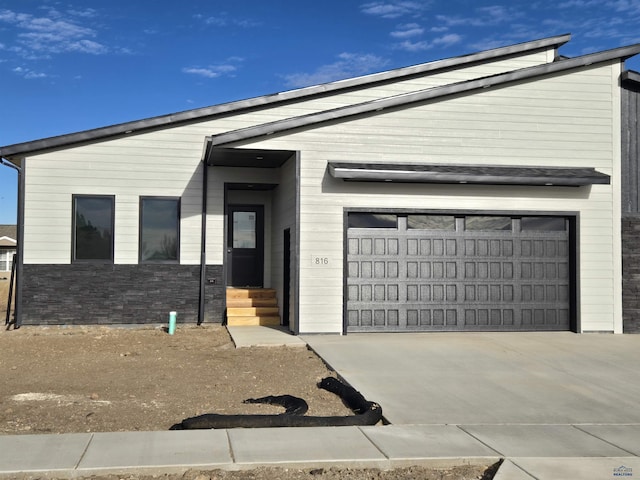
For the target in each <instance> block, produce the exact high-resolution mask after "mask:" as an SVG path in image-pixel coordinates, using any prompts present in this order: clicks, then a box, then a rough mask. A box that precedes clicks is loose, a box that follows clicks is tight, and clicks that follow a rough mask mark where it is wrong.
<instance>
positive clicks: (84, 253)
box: [72, 195, 115, 262]
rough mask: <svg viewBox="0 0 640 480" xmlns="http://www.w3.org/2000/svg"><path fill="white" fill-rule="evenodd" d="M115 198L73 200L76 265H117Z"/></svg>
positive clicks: (85, 197)
mask: <svg viewBox="0 0 640 480" xmlns="http://www.w3.org/2000/svg"><path fill="white" fill-rule="evenodd" d="M114 203H115V198H114V197H113V196H106V195H103V196H89V195H74V196H73V241H72V244H73V247H72V249H73V252H72V255H73V261H74V262H113V223H114Z"/></svg>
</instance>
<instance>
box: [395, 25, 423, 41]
mask: <svg viewBox="0 0 640 480" xmlns="http://www.w3.org/2000/svg"><path fill="white" fill-rule="evenodd" d="M423 33H424V28H422V27H421V26H420V25H418V24H417V23H407V24H405V25H398V28H397V29H396V30H395V31H393V32H391V36H392V37H394V38H410V37H417V36H418V35H422V34H423Z"/></svg>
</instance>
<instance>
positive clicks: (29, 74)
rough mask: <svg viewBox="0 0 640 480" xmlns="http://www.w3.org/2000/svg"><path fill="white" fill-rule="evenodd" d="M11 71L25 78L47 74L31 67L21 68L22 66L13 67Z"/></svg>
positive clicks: (31, 78)
mask: <svg viewBox="0 0 640 480" xmlns="http://www.w3.org/2000/svg"><path fill="white" fill-rule="evenodd" d="M13 73H16V74H18V75H20V76H21V77H23V78H26V79H27V80H33V79H34V78H46V77H47V76H48V75H47V74H45V73H41V72H34V71H33V70H31V69H28V68H23V67H16V68H14V69H13Z"/></svg>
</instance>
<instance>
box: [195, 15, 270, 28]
mask: <svg viewBox="0 0 640 480" xmlns="http://www.w3.org/2000/svg"><path fill="white" fill-rule="evenodd" d="M194 18H196V19H198V20H201V21H202V22H204V24H205V25H209V26H212V27H241V28H252V27H257V26H260V25H261V23H260V22H257V21H255V20H251V19H248V18H231V17H229V15H228V14H227V13H226V12H221V13H220V14H219V15H217V16H212V17H207V16H205V15H202V14H201V13H199V14H196V15H194Z"/></svg>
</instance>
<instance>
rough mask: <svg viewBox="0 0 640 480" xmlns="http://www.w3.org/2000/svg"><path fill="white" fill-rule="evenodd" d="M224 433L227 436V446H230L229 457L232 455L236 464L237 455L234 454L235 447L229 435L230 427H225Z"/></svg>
mask: <svg viewBox="0 0 640 480" xmlns="http://www.w3.org/2000/svg"><path fill="white" fill-rule="evenodd" d="M224 433H225V435H226V436H227V447H228V448H229V457H231V463H232V464H233V465H235V464H236V457H235V455H234V454H233V447H232V446H231V436H230V435H229V429H228V428H225V429H224Z"/></svg>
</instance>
